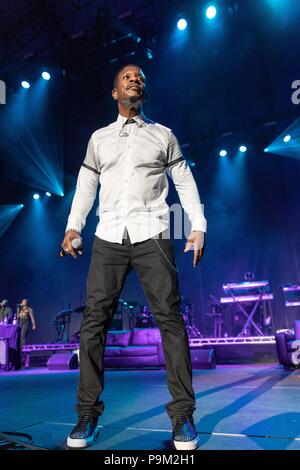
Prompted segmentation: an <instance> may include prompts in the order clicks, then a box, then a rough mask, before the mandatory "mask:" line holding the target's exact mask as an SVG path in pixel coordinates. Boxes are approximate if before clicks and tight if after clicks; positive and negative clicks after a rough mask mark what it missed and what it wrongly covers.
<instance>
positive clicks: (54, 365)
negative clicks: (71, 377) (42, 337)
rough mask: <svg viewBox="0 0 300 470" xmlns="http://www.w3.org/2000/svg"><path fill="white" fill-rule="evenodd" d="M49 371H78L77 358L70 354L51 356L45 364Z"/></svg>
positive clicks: (75, 355)
mask: <svg viewBox="0 0 300 470" xmlns="http://www.w3.org/2000/svg"><path fill="white" fill-rule="evenodd" d="M47 367H48V369H49V370H74V369H78V356H77V354H73V353H72V352H63V353H56V354H53V355H52V356H51V357H50V358H49V359H48V362H47Z"/></svg>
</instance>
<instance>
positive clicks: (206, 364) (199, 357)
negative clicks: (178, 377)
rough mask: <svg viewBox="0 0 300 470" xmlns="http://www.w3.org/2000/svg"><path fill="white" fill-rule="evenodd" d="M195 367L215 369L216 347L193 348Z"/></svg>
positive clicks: (193, 363) (193, 364)
mask: <svg viewBox="0 0 300 470" xmlns="http://www.w3.org/2000/svg"><path fill="white" fill-rule="evenodd" d="M190 351H191V359H192V366H193V369H215V367H216V351H215V350H214V349H202V348H191V349H190Z"/></svg>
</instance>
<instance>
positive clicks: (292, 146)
mask: <svg viewBox="0 0 300 470" xmlns="http://www.w3.org/2000/svg"><path fill="white" fill-rule="evenodd" d="M265 152H266V153H268V155H269V154H272V153H275V154H277V155H284V156H286V157H291V158H296V159H300V118H297V119H296V120H295V121H293V122H292V124H290V126H289V127H288V128H286V129H284V130H283V132H281V133H280V134H279V135H278V136H277V137H276V139H274V140H273V142H271V143H270V144H268V146H267V150H266V149H265Z"/></svg>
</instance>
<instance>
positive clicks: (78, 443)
mask: <svg viewBox="0 0 300 470" xmlns="http://www.w3.org/2000/svg"><path fill="white" fill-rule="evenodd" d="M98 436H99V430H96V431H95V432H94V434H93V435H92V436H90V437H88V438H87V439H72V438H71V437H68V439H67V446H68V447H70V448H71V449H84V448H85V447H89V446H91V445H93V444H94V442H95V441H96V440H97V439H98Z"/></svg>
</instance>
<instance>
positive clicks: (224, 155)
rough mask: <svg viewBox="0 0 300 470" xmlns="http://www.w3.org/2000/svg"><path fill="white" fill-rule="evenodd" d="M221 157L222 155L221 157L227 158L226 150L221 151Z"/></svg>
mask: <svg viewBox="0 0 300 470" xmlns="http://www.w3.org/2000/svg"><path fill="white" fill-rule="evenodd" d="M219 155H220V157H226V155H227V151H226V150H221V151H220V153H219Z"/></svg>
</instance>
